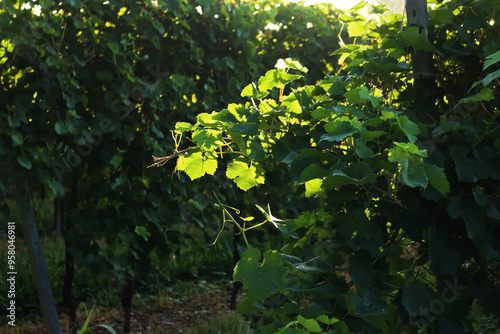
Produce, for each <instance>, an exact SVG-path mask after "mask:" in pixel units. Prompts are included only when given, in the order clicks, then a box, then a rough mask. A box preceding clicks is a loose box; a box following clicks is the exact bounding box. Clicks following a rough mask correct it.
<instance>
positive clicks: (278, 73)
mask: <svg viewBox="0 0 500 334" xmlns="http://www.w3.org/2000/svg"><path fill="white" fill-rule="evenodd" d="M299 78H302V76H301V75H297V74H288V73H285V72H283V70H270V71H267V73H266V74H265V75H264V76H263V77H261V78H260V79H259V91H260V92H266V91H267V90H269V89H272V88H274V87H281V86H284V85H286V84H287V83H289V82H292V81H293V80H296V79H299Z"/></svg>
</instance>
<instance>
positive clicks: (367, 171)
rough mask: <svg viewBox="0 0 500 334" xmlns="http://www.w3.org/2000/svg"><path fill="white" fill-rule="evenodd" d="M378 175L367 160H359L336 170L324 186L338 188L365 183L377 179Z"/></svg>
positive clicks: (325, 181)
mask: <svg viewBox="0 0 500 334" xmlns="http://www.w3.org/2000/svg"><path fill="white" fill-rule="evenodd" d="M376 178H377V176H376V175H375V174H374V173H373V171H372V169H371V168H370V166H369V165H368V164H367V163H366V162H358V163H356V164H351V165H349V166H347V167H345V168H344V169H343V170H336V171H334V172H333V173H332V174H331V175H330V176H328V177H327V178H326V179H325V180H324V182H323V186H324V188H336V187H340V186H343V185H346V184H356V185H359V184H365V183H367V182H371V181H373V180H375V179H376Z"/></svg>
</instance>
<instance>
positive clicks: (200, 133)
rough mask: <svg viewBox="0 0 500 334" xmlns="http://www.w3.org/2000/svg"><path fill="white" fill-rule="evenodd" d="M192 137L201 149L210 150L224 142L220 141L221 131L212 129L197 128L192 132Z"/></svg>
mask: <svg viewBox="0 0 500 334" xmlns="http://www.w3.org/2000/svg"><path fill="white" fill-rule="evenodd" d="M192 138H193V141H194V142H195V143H196V144H197V145H198V147H200V148H201V149H202V150H203V151H212V150H215V149H217V148H218V147H219V146H220V145H222V144H224V142H223V141H222V133H221V132H220V131H218V130H213V129H202V128H198V129H197V130H195V131H194V132H193V137H192Z"/></svg>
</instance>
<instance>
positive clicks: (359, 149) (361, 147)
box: [354, 139, 375, 159]
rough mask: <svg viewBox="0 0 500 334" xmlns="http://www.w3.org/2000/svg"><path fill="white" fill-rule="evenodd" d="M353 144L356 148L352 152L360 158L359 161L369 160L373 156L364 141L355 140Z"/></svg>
mask: <svg viewBox="0 0 500 334" xmlns="http://www.w3.org/2000/svg"><path fill="white" fill-rule="evenodd" d="M355 144H356V146H355V148H354V152H356V154H357V155H358V157H360V158H361V159H367V158H371V157H373V156H374V155H375V153H374V152H373V150H372V149H371V148H369V147H368V146H366V144H365V142H364V141H362V140H360V139H356V141H355Z"/></svg>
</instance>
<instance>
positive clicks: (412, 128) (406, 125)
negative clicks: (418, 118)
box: [398, 116, 420, 143]
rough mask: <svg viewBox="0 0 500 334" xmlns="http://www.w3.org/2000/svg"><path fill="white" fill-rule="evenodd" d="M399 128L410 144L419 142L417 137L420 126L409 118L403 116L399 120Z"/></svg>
mask: <svg viewBox="0 0 500 334" xmlns="http://www.w3.org/2000/svg"><path fill="white" fill-rule="evenodd" d="M398 125H399V128H400V129H401V130H402V131H403V132H404V134H405V135H406V136H407V137H408V140H409V141H410V143H414V142H415V140H417V135H418V134H419V133H420V129H419V128H418V125H417V124H416V123H414V122H412V121H410V119H409V118H408V117H407V116H401V117H399V118H398Z"/></svg>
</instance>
